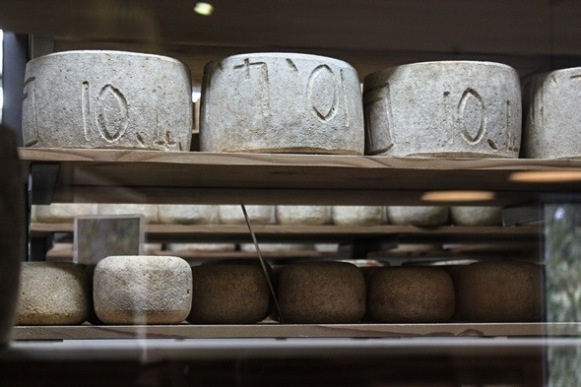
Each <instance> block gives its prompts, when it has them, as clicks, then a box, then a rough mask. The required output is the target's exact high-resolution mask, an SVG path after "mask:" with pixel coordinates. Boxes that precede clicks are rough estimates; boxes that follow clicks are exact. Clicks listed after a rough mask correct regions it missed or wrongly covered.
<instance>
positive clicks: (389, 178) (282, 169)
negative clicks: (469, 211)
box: [19, 148, 581, 206]
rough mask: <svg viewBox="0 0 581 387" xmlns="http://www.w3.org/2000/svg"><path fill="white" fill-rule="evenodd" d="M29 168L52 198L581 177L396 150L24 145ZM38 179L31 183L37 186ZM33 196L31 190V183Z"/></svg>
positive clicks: (316, 200) (322, 192)
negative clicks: (43, 171) (50, 173)
mask: <svg viewBox="0 0 581 387" xmlns="http://www.w3.org/2000/svg"><path fill="white" fill-rule="evenodd" d="M19 154H20V157H21V159H22V160H23V162H24V167H25V168H30V167H32V171H33V178H34V168H35V166H52V167H53V168H56V171H58V175H56V183H55V186H54V192H53V196H52V198H51V199H52V201H54V202H112V203H114V202H118V203H123V202H125V203H173V204H185V203H210V204H212V203H213V204H239V203H240V202H244V203H245V204H327V205H332V204H334V205H338V204H344V205H355V204H361V203H366V204H368V205H387V204H390V205H414V204H415V205H417V204H423V205H430V204H431V205H436V204H444V203H442V202H433V201H428V200H423V198H422V197H423V195H424V193H426V192H428V191H456V190H460V191H493V192H494V193H495V194H494V198H493V199H492V200H490V201H486V202H479V201H468V202H465V201H459V200H452V201H449V202H445V204H447V205H448V204H449V205H453V204H455V205H459V204H464V205H471V204H480V205H502V206H507V205H518V204H521V203H527V202H536V201H538V200H539V199H540V198H542V196H543V195H544V194H549V193H551V192H578V191H581V181H579V180H577V181H571V182H555V183H521V182H515V181H511V180H510V177H511V174H513V173H515V172H523V171H570V170H574V171H579V170H581V161H580V160H532V159H519V160H508V159H476V160H475V159H455V160H449V159H395V158H385V157H378V156H331V155H282V154H237V153H206V152H157V151H135V150H84V149H69V150H62V149H32V148H30V149H20V150H19ZM33 189H34V186H33ZM33 197H34V192H33Z"/></svg>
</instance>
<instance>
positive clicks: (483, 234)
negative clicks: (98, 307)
mask: <svg viewBox="0 0 581 387" xmlns="http://www.w3.org/2000/svg"><path fill="white" fill-rule="evenodd" d="M73 228H74V227H73V224H71V223H32V224H31V225H30V236H31V237H44V236H48V235H51V234H54V233H73ZM253 230H254V232H255V234H256V237H257V239H258V241H259V242H299V241H300V242H351V241H354V240H361V239H363V240H379V241H381V240H382V239H389V238H397V240H398V241H399V242H400V243H412V242H430V241H432V242H437V243H439V244H442V243H446V242H457V241H464V242H467V241H468V242H469V241H473V242H478V243H482V242H483V241H501V240H502V241H512V242H515V241H538V240H539V239H540V237H541V234H542V228H541V227H539V226H518V227H500V226H498V227H496V226H481V227H467V226H465V227H461V226H440V227H434V228H422V227H415V226H394V225H381V226H335V225H321V226H283V225H255V226H253ZM145 233H146V239H147V242H148V243H159V242H166V243H171V242H175V243H177V242H238V243H252V239H251V236H250V234H249V232H248V228H247V227H246V225H227V224H217V225H170V224H146V225H145Z"/></svg>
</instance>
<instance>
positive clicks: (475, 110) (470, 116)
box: [458, 88, 486, 145]
mask: <svg viewBox="0 0 581 387" xmlns="http://www.w3.org/2000/svg"><path fill="white" fill-rule="evenodd" d="M458 119H459V120H461V122H462V132H461V133H462V138H463V139H464V141H466V142H467V143H468V144H470V145H476V144H478V143H479V142H480V141H481V140H482V138H483V137H484V133H485V131H486V107H485V106H484V102H483V101H482V97H481V96H480V95H479V94H478V92H477V91H476V90H474V89H472V88H468V89H466V90H465V91H464V93H463V94H462V98H460V102H459V103H458Z"/></svg>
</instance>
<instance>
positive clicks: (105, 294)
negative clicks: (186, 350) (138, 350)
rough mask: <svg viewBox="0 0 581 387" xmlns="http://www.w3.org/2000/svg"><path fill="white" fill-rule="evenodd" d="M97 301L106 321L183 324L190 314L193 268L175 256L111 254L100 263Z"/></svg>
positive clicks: (95, 285) (99, 314)
mask: <svg viewBox="0 0 581 387" xmlns="http://www.w3.org/2000/svg"><path fill="white" fill-rule="evenodd" d="M93 301H94V306H95V312H96V314H97V317H98V318H99V320H101V321H103V322H104V323H105V324H136V325H139V324H179V323H181V322H183V321H184V320H185V319H186V317H187V316H188V314H189V313H190V308H191V303H192V270H191V268H190V266H189V265H188V263H187V262H186V261H185V260H183V259H181V258H178V257H172V256H147V255H142V256H120V255H118V256H110V257H107V258H105V259H103V260H101V261H99V263H98V264H97V267H96V268H95V273H94V275H93Z"/></svg>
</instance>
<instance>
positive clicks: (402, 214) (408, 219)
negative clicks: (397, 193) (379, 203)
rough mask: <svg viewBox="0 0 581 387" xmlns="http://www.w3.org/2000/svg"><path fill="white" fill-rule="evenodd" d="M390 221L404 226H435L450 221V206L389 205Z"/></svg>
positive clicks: (388, 214) (388, 215)
mask: <svg viewBox="0 0 581 387" xmlns="http://www.w3.org/2000/svg"><path fill="white" fill-rule="evenodd" d="M387 217H388V218H389V222H390V223H393V224H397V225H402V226H409V225H412V226H421V227H434V226H440V225H443V224H445V223H447V222H448V207H441V206H389V207H387Z"/></svg>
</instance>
